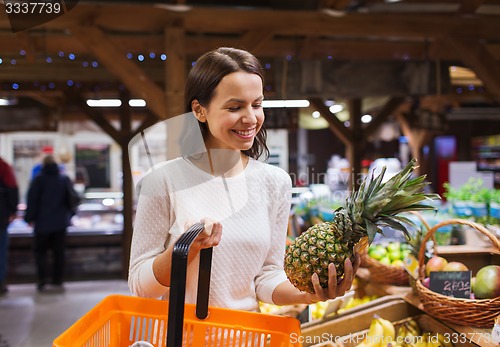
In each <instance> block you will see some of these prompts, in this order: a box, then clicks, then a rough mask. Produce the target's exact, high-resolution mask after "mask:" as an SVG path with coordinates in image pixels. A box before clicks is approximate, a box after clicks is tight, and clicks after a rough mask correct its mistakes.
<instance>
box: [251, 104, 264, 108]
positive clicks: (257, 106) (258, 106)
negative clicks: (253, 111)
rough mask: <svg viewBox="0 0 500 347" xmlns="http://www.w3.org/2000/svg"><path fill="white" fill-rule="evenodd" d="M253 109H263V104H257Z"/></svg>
mask: <svg viewBox="0 0 500 347" xmlns="http://www.w3.org/2000/svg"><path fill="white" fill-rule="evenodd" d="M252 107H253V108H261V107H262V104H256V105H253V106H252Z"/></svg>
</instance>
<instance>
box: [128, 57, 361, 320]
mask: <svg viewBox="0 0 500 347" xmlns="http://www.w3.org/2000/svg"><path fill="white" fill-rule="evenodd" d="M264 85H265V84H264V76H263V69H262V66H261V64H260V62H259V61H258V60H257V58H255V56H253V55H252V54H251V53H249V52H247V51H244V50H239V49H235V48H219V49H216V50H214V51H210V52H208V53H206V54H204V55H203V56H201V57H200V58H199V59H198V60H197V62H196V64H195V66H194V67H193V69H192V70H191V71H190V73H189V75H188V77H187V80H186V90H185V108H186V112H188V114H187V115H188V116H191V117H193V118H194V119H195V122H196V123H197V124H198V126H199V129H201V134H200V135H199V136H200V137H203V143H204V146H205V150H204V151H202V152H201V153H194V154H193V153H190V154H189V155H184V156H182V157H179V158H175V159H172V160H169V161H167V162H165V163H162V165H160V166H156V167H155V170H153V171H151V173H150V174H149V175H147V176H146V177H144V179H143V180H142V182H141V190H140V195H139V199H138V205H137V213H136V218H135V226H134V227H135V230H134V234H133V239H132V247H131V257H130V259H131V261H130V270H129V286H130V289H131V291H132V293H134V294H136V295H138V296H143V297H154V298H159V297H162V298H167V297H168V294H169V290H170V275H171V266H172V250H173V245H174V244H175V241H176V240H177V239H178V238H179V236H180V235H181V234H183V233H184V232H185V231H186V230H187V228H188V227H189V226H190V225H192V224H193V223H194V222H199V221H200V222H202V223H204V230H203V231H202V232H201V234H200V235H199V236H198V237H197V238H196V239H195V240H194V242H193V244H192V245H191V248H190V253H189V258H188V268H187V279H186V302H187V303H194V302H195V300H196V288H197V276H198V273H197V271H198V268H197V264H199V261H198V260H196V261H195V259H197V258H198V257H199V252H200V250H201V249H205V248H212V247H213V260H212V272H211V278H210V288H211V291H210V299H209V305H210V306H215V307H227V308H232V309H237V310H249V311H257V310H259V301H262V302H266V303H271V304H278V305H285V304H301V303H304V304H308V303H312V302H317V301H321V300H327V299H332V298H335V297H337V296H339V295H343V294H344V293H345V291H346V290H347V289H349V288H350V286H351V284H352V279H353V274H354V272H355V269H356V267H357V263H355V264H354V268H353V264H351V263H350V260H347V261H346V264H345V269H346V272H345V276H344V278H343V280H342V281H340V282H339V283H337V278H336V273H335V267H332V271H331V272H330V274H329V277H330V281H329V283H330V286H329V287H328V288H321V286H320V285H319V282H318V280H317V278H313V279H312V281H313V282H314V283H316V285H315V291H314V292H313V293H305V292H301V291H299V290H298V289H296V288H295V287H294V286H293V285H292V284H291V283H290V282H289V281H288V280H287V278H286V275H285V272H284V267H283V258H284V252H285V242H286V235H287V226H288V216H289V214H290V203H291V195H292V194H291V178H290V176H289V175H288V173H287V172H285V171H284V170H282V169H280V168H278V167H276V166H273V165H270V164H267V163H265V162H263V161H260V160H257V159H258V158H259V157H260V156H261V155H264V156H265V157H267V156H268V153H269V151H268V149H267V146H266V131H265V128H264V120H265V116H264V111H263V109H262V102H263V99H264V95H263V86H264ZM196 130H198V129H196ZM198 131H199V130H198ZM191 137H192V136H191Z"/></svg>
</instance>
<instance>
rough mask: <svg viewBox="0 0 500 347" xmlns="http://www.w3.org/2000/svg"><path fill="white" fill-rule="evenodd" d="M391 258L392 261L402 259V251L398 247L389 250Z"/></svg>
mask: <svg viewBox="0 0 500 347" xmlns="http://www.w3.org/2000/svg"><path fill="white" fill-rule="evenodd" d="M389 259H391V262H392V261H394V260H400V259H401V251H400V250H399V248H398V249H395V250H392V251H389Z"/></svg>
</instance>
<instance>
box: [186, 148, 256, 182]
mask: <svg viewBox="0 0 500 347" xmlns="http://www.w3.org/2000/svg"><path fill="white" fill-rule="evenodd" d="M190 160H191V162H192V163H193V164H195V165H196V166H197V167H198V168H200V169H201V170H203V171H206V172H208V173H210V174H211V175H212V176H224V177H231V176H236V175H238V174H240V173H241V172H243V170H245V167H246V165H247V164H248V161H249V157H248V156H246V155H245V154H243V153H241V151H236V150H231V149H220V148H207V152H204V153H203V154H202V155H201V157H195V156H192V157H190Z"/></svg>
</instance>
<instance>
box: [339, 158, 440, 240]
mask: <svg viewBox="0 0 500 347" xmlns="http://www.w3.org/2000/svg"><path fill="white" fill-rule="evenodd" d="M416 167H417V166H416V160H415V159H412V160H411V161H410V162H409V163H408V164H407V165H406V166H405V168H404V169H403V170H401V171H400V172H399V173H397V174H396V175H394V176H393V177H392V178H390V179H389V180H388V181H387V182H385V183H383V182H382V181H383V178H384V175H385V172H386V168H385V167H383V168H382V170H381V173H380V175H378V176H377V177H374V174H373V172H372V175H371V177H370V179H365V180H364V181H363V182H362V183H361V185H360V187H359V189H358V190H357V191H356V192H354V193H353V194H352V195H351V196H350V197H348V198H347V201H346V207H345V208H346V210H347V212H348V214H349V217H350V218H351V220H352V221H353V223H354V234H356V237H357V236H362V235H365V234H368V238H369V241H370V242H371V241H372V240H373V238H374V237H375V235H376V234H377V233H382V230H381V229H380V226H383V225H386V226H389V227H391V228H393V229H396V230H400V231H402V232H403V234H404V235H405V236H406V238H409V234H408V231H407V229H406V226H405V224H406V225H412V226H415V227H416V225H415V224H414V222H413V221H411V220H410V219H408V218H406V217H403V216H398V214H399V213H401V212H408V211H422V210H436V208H435V207H434V206H432V205H429V204H425V203H422V202H423V201H425V200H428V201H430V200H434V199H440V197H439V195H438V194H431V193H425V192H424V188H425V186H426V185H428V184H429V183H428V182H426V181H425V178H426V176H425V175H422V176H418V177H415V178H412V174H413V171H414V169H415V168H416Z"/></svg>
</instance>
